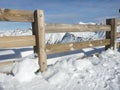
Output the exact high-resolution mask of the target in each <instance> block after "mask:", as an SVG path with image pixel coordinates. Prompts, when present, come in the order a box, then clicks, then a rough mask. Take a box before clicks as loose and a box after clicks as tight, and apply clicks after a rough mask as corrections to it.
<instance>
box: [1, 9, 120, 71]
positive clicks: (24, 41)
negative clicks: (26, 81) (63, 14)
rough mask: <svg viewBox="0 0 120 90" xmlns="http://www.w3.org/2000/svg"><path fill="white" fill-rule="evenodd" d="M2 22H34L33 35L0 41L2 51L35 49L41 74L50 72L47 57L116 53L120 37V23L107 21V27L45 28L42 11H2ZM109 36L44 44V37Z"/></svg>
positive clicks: (55, 25)
mask: <svg viewBox="0 0 120 90" xmlns="http://www.w3.org/2000/svg"><path fill="white" fill-rule="evenodd" d="M0 21H15V22H31V23H32V31H33V35H31V36H9V37H0V48H11V47H24V46H34V52H35V53H37V54H38V59H39V65H40V71H41V72H43V71H45V70H47V60H46V59H47V54H53V53H60V52H66V51H73V50H77V49H83V48H89V47H96V46H105V48H106V49H107V48H110V47H113V49H115V47H116V46H115V45H116V44H115V39H116V38H117V37H120V33H116V26H117V24H120V20H117V19H107V20H106V25H79V24H46V25H45V23H44V13H43V11H42V10H35V11H26V10H11V9H0ZM95 31H104V32H106V39H103V40H93V41H83V42H74V43H66V44H53V45H46V44H45V33H62V32H95Z"/></svg>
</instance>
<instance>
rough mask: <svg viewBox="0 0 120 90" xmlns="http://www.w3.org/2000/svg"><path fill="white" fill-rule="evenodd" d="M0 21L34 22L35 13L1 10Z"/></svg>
mask: <svg viewBox="0 0 120 90" xmlns="http://www.w3.org/2000/svg"><path fill="white" fill-rule="evenodd" d="M0 21H15V22H34V12H33V11H27V10H11V9H0Z"/></svg>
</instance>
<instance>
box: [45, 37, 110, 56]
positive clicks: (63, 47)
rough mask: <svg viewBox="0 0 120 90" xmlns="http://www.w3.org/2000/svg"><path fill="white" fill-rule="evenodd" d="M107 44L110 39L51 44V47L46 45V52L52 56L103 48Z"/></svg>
mask: <svg viewBox="0 0 120 90" xmlns="http://www.w3.org/2000/svg"><path fill="white" fill-rule="evenodd" d="M109 44H110V39H105V40H94V41H84V42H76V43H66V44H53V45H46V52H47V53H48V54H54V53H61V52H67V51H74V50H78V49H83V48H92V47H96V46H104V45H109Z"/></svg>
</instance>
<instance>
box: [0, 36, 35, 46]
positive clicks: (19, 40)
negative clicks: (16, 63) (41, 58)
mask: <svg viewBox="0 0 120 90" xmlns="http://www.w3.org/2000/svg"><path fill="white" fill-rule="evenodd" d="M35 45H36V41H35V36H7V37H0V48H13V47H25V46H35Z"/></svg>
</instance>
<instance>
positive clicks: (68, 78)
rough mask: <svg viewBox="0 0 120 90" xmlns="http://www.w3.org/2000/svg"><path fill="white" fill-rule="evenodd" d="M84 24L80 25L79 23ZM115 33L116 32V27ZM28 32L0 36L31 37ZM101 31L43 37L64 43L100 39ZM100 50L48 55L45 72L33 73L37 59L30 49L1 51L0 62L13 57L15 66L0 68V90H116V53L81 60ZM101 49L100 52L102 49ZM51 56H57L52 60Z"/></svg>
mask: <svg viewBox="0 0 120 90" xmlns="http://www.w3.org/2000/svg"><path fill="white" fill-rule="evenodd" d="M82 24H84V23H82ZM118 31H120V29H119V27H118ZM31 34H32V32H31V30H13V31H0V36H10V35H12V36H18V35H31ZM104 34H105V33H104V32H88V33H84V32H81V33H62V34H47V35H46V43H48V44H53V43H66V42H76V41H82V40H94V39H102V38H104V37H105V36H104ZM100 48H101V47H99V48H98V47H97V48H91V49H90V48H88V49H83V50H82V51H81V53H80V51H76V52H77V53H76V52H70V53H69V54H71V53H72V54H71V55H69V54H68V55H67V56H66V55H65V56H64V55H62V56H61V55H60V54H58V55H53V56H52V55H51V56H48V57H49V58H48V60H47V61H48V70H47V71H46V72H44V73H40V72H39V73H38V72H36V71H37V70H38V68H39V65H38V63H37V62H38V61H37V60H38V58H37V57H35V56H36V55H34V54H33V52H32V47H25V48H14V49H1V50H0V60H5V59H8V58H15V57H17V59H18V60H19V61H16V62H15V64H13V65H11V66H6V67H4V68H0V71H2V70H4V69H9V70H10V71H11V73H9V74H5V73H2V72H1V73H0V90H120V53H119V52H118V51H117V50H116V51H113V50H111V49H109V50H107V51H102V53H101V54H100V55H99V56H96V55H93V56H91V57H87V58H83V57H84V56H86V53H92V52H93V51H97V52H100V51H99V50H101V49H100ZM102 50H103V49H102ZM54 56H60V57H55V58H52V57H54Z"/></svg>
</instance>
